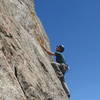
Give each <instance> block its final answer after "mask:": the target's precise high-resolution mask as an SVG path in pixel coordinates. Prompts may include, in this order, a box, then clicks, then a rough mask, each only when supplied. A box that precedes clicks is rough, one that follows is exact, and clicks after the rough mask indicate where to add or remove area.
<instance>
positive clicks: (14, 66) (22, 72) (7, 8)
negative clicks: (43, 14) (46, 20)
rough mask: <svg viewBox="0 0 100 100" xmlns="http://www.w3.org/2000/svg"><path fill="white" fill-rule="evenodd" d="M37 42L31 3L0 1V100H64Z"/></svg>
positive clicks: (41, 37)
mask: <svg viewBox="0 0 100 100" xmlns="http://www.w3.org/2000/svg"><path fill="white" fill-rule="evenodd" d="M40 42H41V43H44V45H45V46H46V47H47V48H50V47H49V40H48V37H47V35H46V34H45V31H44V29H43V27H42V25H41V23H40V21H39V19H38V17H37V16H36V13H35V10H34V3H33V0H0V100H68V98H67V95H66V93H65V91H64V89H63V88H62V85H61V82H60V81H59V79H58V78H57V76H56V74H55V72H54V69H53V68H52V66H51V63H50V58H49V57H48V55H47V54H46V53H45V52H44V51H43V49H42V48H41V46H40Z"/></svg>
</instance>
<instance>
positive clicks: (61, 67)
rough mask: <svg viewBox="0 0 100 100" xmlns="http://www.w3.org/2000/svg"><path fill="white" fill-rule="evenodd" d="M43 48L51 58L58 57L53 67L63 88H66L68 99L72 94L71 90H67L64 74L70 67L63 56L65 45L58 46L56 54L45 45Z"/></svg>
mask: <svg viewBox="0 0 100 100" xmlns="http://www.w3.org/2000/svg"><path fill="white" fill-rule="evenodd" d="M41 47H42V48H43V49H44V50H45V51H46V52H47V53H48V54H49V55H51V56H55V57H56V62H52V63H51V65H52V66H53V68H54V70H55V72H56V74H57V76H58V78H59V79H60V81H61V83H62V86H63V88H64V90H65V91H66V93H67V94H68V97H70V93H69V90H68V88H67V85H66V83H65V81H64V74H65V72H66V71H68V70H69V66H68V65H67V64H66V62H65V59H64V57H63V55H62V53H63V52H64V50H65V48H64V45H58V46H57V47H56V52H55V53H54V52H51V51H50V50H48V49H46V48H45V47H44V45H41Z"/></svg>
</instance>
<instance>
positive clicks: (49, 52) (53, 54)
mask: <svg viewBox="0 0 100 100" xmlns="http://www.w3.org/2000/svg"><path fill="white" fill-rule="evenodd" d="M41 47H42V48H43V49H44V50H45V51H46V52H47V53H48V54H49V55H52V56H55V53H53V52H51V51H49V50H47V49H46V48H45V47H44V46H43V45H41Z"/></svg>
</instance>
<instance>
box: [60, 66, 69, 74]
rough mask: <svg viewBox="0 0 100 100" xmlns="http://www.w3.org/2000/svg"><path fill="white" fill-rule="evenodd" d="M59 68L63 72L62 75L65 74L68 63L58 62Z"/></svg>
mask: <svg viewBox="0 0 100 100" xmlns="http://www.w3.org/2000/svg"><path fill="white" fill-rule="evenodd" d="M59 68H60V70H61V72H62V73H63V75H64V74H65V72H66V71H68V70H69V67H68V65H65V64H60V66H59Z"/></svg>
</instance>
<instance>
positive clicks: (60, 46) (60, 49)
mask: <svg viewBox="0 0 100 100" xmlns="http://www.w3.org/2000/svg"><path fill="white" fill-rule="evenodd" d="M64 49H65V48H64V45H58V46H57V47H56V51H58V52H63V51H64Z"/></svg>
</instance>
